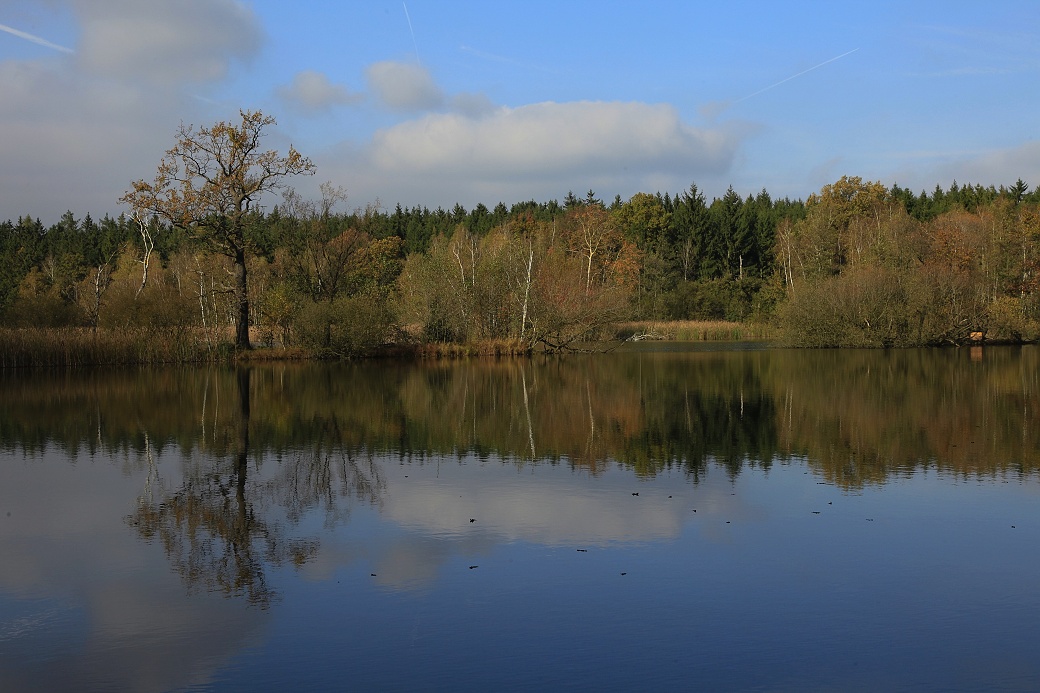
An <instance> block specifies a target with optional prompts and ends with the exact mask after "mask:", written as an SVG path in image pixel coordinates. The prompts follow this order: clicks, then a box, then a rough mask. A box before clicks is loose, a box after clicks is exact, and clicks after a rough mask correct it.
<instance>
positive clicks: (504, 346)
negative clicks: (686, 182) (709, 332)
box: [0, 112, 1040, 363]
mask: <svg viewBox="0 0 1040 693" xmlns="http://www.w3.org/2000/svg"><path fill="white" fill-rule="evenodd" d="M253 115H254V114H249V113H245V112H244V113H243V127H247V126H249V125H251V126H252V127H253V128H254V129H255V132H254V133H253V134H254V135H259V134H260V130H261V129H262V128H263V127H264V126H265V125H268V124H270V123H271V122H273V120H271V119H262V118H259V114H256V115H257V119H255V120H253V121H250V120H249V118H250V117H251V116H253ZM220 125H221V126H226V124H220ZM231 132H232V133H234V129H233V128H232V129H231ZM200 135H206V136H209V137H220V136H226V132H224V133H222V132H218V131H217V129H216V128H213V129H211V130H199V131H194V130H185V131H183V132H181V133H180V136H181V139H180V140H179V145H180V144H183V143H185V142H187V143H189V144H190V143H193V142H194V143H197V142H198V141H199V140H200V137H199V136H200ZM192 137H194V138H195V139H191V138H192ZM252 141H253V142H254V144H255V143H256V142H258V141H259V137H255V138H254V139H253V140H252ZM258 152H259V150H257V152H252V151H247V152H245V153H244V154H243V157H242V160H241V162H240V163H241V165H242V168H243V171H244V172H243V174H242V175H243V176H245V173H246V172H248V169H250V167H254V168H255V167H256V166H257V165H258V164H257V162H258V160H257V159H250V158H249V156H254V155H257V154H258ZM183 153H184V152H183V151H180V152H179V151H178V150H176V149H174V150H171V151H170V152H169V153H168V154H170V155H175V154H183ZM259 154H260V155H261V156H266V155H268V154H272V155H273V153H270V152H268V153H259ZM163 162H164V163H163V165H161V166H160V173H159V176H157V178H156V182H155V183H154V184H153V183H146V182H144V181H138V182H136V183H133V184H132V185H133V188H132V190H131V192H128V193H127V194H126V196H125V197H124V198H123V200H122V201H123V202H124V203H125V204H126V205H127V207H128V209H127V212H126V213H124V214H121V215H120V216H118V217H117V218H112V217H110V216H105V217H103V218H101V219H99V220H95V219H94V218H92V217H91V215H90V214H89V213H88V214H85V215H84V216H82V217H77V216H76V214H74V213H73V212H72V211H68V212H66V213H65V214H64V215H63V216H62V217H61V219H60V220H59V221H58V222H57V223H55V224H53V225H52V226H50V227H45V226H44V225H43V224H42V223H41V222H40V221H39V220H38V219H32V218H30V217H22V218H19V219H18V220H16V221H14V220H7V221H5V222H2V223H0V328H3V329H2V332H3V334H4V335H5V336H4V337H3V339H4V340H5V342H6V346H5V347H4V349H2V350H0V351H5V352H14V351H18V350H19V349H22V350H23V351H25V350H31V349H32V348H35V347H34V346H33V345H34V344H36V342H33V341H32V339H33V338H32V337H27V336H26V333H27V329H26V328H32V329H33V330H37V331H38V330H39V329H40V328H48V329H51V330H52V331H53V330H54V328H60V333H61V334H63V335H65V337H64V338H63V339H67V340H72V341H75V340H80V343H82V344H89V343H96V342H97V341H98V340H99V339H108V340H109V341H110V342H111V341H112V340H116V341H118V339H124V340H126V343H127V345H128V346H127V350H128V351H127V353H128V354H130V352H132V354H131V355H125V354H124V355H123V356H122V357H119V358H120V359H122V360H192V359H198V358H205V357H206V356H205V355H207V354H208V355H210V356H212V355H213V354H218V353H228V352H229V351H233V350H236V348H237V349H238V350H241V349H249V348H251V347H252V346H254V345H256V346H266V347H277V348H279V349H283V350H285V349H299V350H302V351H301V353H304V352H305V353H306V354H308V355H318V356H325V357H352V356H358V355H366V354H371V353H373V352H375V351H379V350H385V349H386V348H387V347H390V346H396V347H398V348H415V347H416V346H417V345H420V346H421V345H429V344H439V345H458V346H460V347H469V348H477V349H481V350H484V351H492V352H496V353H529V352H531V351H535V350H546V351H560V350H568V349H575V348H579V347H580V346H581V345H582V344H585V343H587V342H589V341H591V340H603V339H613V338H618V337H619V336H623V335H622V334H621V332H619V328H618V325H619V324H622V323H632V322H639V321H643V322H652V321H678V320H726V321H735V322H757V323H766V324H770V325H772V326H774V327H775V328H776V330H777V333H778V334H779V335H781V336H782V339H783V341H784V342H785V343H787V344H790V345H794V346H808V347H832V346H856V347H890V346H921V345H944V344H961V343H965V342H967V341H971V340H974V341H978V340H980V339H985V340H990V341H1009V342H1026V341H1035V340H1037V339H1038V337H1040V294H1038V284H1037V282H1038V269H1040V243H1038V241H1040V192H1038V191H1037V190H1032V191H1030V189H1029V186H1028V185H1027V184H1026V183H1024V182H1023V181H1022V180H1018V181H1016V182H1015V183H1014V184H1012V185H1010V186H1003V185H1002V186H1000V187H994V186H993V185H989V186H988V187H984V186H982V185H958V184H957V183H956V182H954V183H953V184H951V185H950V186H949V188H947V189H943V188H941V187H940V186H937V187H936V188H935V189H934V190H933V191H932V192H930V193H929V192H924V191H922V192H920V193H914V192H913V191H911V190H908V189H905V188H901V187H899V186H898V185H893V186H891V187H888V186H885V185H883V184H881V183H879V182H871V181H865V180H863V179H861V178H859V177H854V176H845V177H842V178H841V179H840V180H838V181H836V182H834V183H832V184H829V185H826V186H824V187H823V188H822V189H821V190H820V191H818V192H815V193H812V194H810V195H809V196H808V197H807V199H805V200H790V199H787V198H784V199H774V198H773V197H772V196H770V194H769V193H768V192H767V191H766V190H762V191H761V192H759V193H758V194H757V195H748V196H747V197H742V196H741V195H739V194H738V193H737V192H735V191H734V190H733V188H732V187H731V188H730V189H729V190H727V191H726V193H725V194H724V195H723V196H722V197H719V198H713V199H712V200H710V201H708V200H707V198H706V197H705V195H704V194H703V193H702V192H701V191H700V189H699V188H698V187H697V185H696V184H691V185H690V186H689V188H688V189H686V190H683V191H680V192H677V193H670V192H663V193H662V192H653V193H650V192H646V193H637V194H635V195H633V196H632V197H631V198H629V199H627V200H622V199H621V198H620V196H617V197H615V198H614V199H613V200H611V201H604V200H601V199H600V198H598V197H597V195H596V193H595V192H594V191H591V190H590V191H588V192H587V193H586V194H585V195H583V196H581V197H578V196H576V195H574V193H573V192H568V193H567V194H566V196H565V197H564V198H563V200H562V202H561V201H558V200H550V201H548V202H538V201H534V200H531V201H524V202H517V203H513V204H512V205H511V206H507V205H506V204H505V203H504V202H498V203H497V204H496V205H495V206H494V207H492V208H489V207H487V206H485V205H484V204H478V205H477V206H476V207H474V208H473V209H470V210H467V209H465V208H463V207H462V206H461V205H455V207H454V208H452V209H450V210H445V209H442V208H438V209H436V210H430V209H428V208H425V207H415V206H413V207H403V206H402V205H400V204H398V205H397V206H396V207H395V208H394V209H393V210H390V209H387V208H384V207H382V206H381V205H380V204H379V203H378V202H377V203H373V204H369V205H367V206H365V207H356V208H353V209H343V208H344V207H346V203H347V195H346V191H344V190H343V189H342V188H338V187H336V186H334V185H333V184H331V183H325V184H322V185H321V186H320V190H321V197H320V199H317V200H308V199H303V198H302V196H301V195H299V194H298V193H297V192H296V191H295V190H294V189H293V188H292V187H289V186H288V185H284V186H278V187H277V191H278V192H279V193H280V198H279V199H278V200H277V204H274V205H272V206H271V207H270V208H261V207H258V206H255V205H251V204H250V203H251V202H252V199H253V198H252V195H253V194H254V193H255V192H256V191H255V190H253V191H251V190H243V191H241V192H240V194H239V196H238V197H237V198H235V199H236V200H237V202H236V204H237V206H232V207H222V206H219V205H217V204H216V203H213V204H209V203H208V201H207V200H206V199H203V197H202V195H201V194H200V195H199V197H198V198H197V199H195V198H187V197H186V196H185V194H184V193H183V190H187V188H175V187H171V181H172V182H173V183H177V182H178V181H180V182H181V183H184V182H185V181H189V182H190V180H189V179H190V178H191V176H189V175H187V174H184V173H183V172H182V173H181V174H180V177H179V178H178V170H176V168H175V167H170V166H168V165H167V159H164V160H163ZM261 165H262V166H267V167H268V168H266V169H263V170H265V171H268V173H270V171H274V172H275V175H277V174H281V175H289V174H295V173H310V172H312V171H311V170H310V169H311V165H310V163H309V161H308V160H306V159H304V158H302V157H299V155H298V154H296V152H294V151H291V152H290V155H289V156H288V157H286V158H284V159H275V158H273V157H269V158H267V159H264V160H263V161H262V162H261ZM274 165H281V166H283V168H282V169H277V168H272V166H274ZM164 166H166V168H164ZM294 167H295V168H294ZM272 180H273V179H272ZM241 181H246V182H250V181H252V183H251V184H253V183H256V182H257V181H256V180H255V179H250V178H248V177H242V178H241ZM265 182H270V180H266V179H260V180H259V183H258V184H259V185H262V184H264V183H265ZM225 185H226V182H225ZM271 189H275V188H274V186H272V188H271ZM178 191H181V192H180V194H176V193H178ZM221 192H222V193H224V192H226V190H223V191H221ZM163 195H166V197H165V198H164V197H163ZM232 197H233V196H232ZM214 199H218V201H219V203H220V204H225V203H226V200H227V199H229V198H228V196H227V195H223V194H222V196H220V197H219V198H216V197H215V198H214ZM171 200H173V201H176V202H178V203H179V204H181V207H179V208H178V210H177V212H178V214H172V213H169V209H170V207H169V204H168V203H169V202H170V201H171ZM186 200H187V202H186ZM188 202H190V203H192V204H193V205H194V206H192V207H190V209H189V208H188V206H187V203H188ZM164 205H165V206H164ZM99 335H100V336H99ZM19 340H21V341H19ZM91 340H93V341H91ZM62 348H63V349H66V350H67V349H70V348H71V349H74V348H75V347H70V346H68V345H66V346H64V347H62ZM163 348H166V351H163ZM9 361H17V359H13V358H7V359H5V363H8V362H9Z"/></svg>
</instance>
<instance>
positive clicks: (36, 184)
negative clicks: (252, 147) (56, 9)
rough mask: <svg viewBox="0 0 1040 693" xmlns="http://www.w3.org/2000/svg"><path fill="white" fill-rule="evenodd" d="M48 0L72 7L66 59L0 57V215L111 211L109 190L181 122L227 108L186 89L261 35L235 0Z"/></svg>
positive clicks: (148, 169) (147, 170)
mask: <svg viewBox="0 0 1040 693" xmlns="http://www.w3.org/2000/svg"><path fill="white" fill-rule="evenodd" d="M50 4H51V5H52V6H60V7H61V8H66V9H68V10H70V11H71V16H73V17H75V18H76V21H77V24H78V27H79V39H78V41H76V42H68V43H69V45H70V46H72V47H73V49H74V53H73V54H72V55H69V56H68V57H61V58H59V59H55V58H54V57H53V56H47V57H46V58H43V59H34V60H21V61H19V60H7V61H2V62H0V94H3V98H2V99H0V131H2V132H3V133H4V136H3V137H0V190H3V191H4V194H3V196H2V199H0V220H6V219H13V218H17V217H18V216H20V215H24V214H29V215H30V216H33V217H39V218H40V219H41V221H43V222H44V223H45V224H50V223H54V222H55V221H57V218H58V216H59V215H60V214H61V213H62V212H63V211H65V210H66V209H70V210H72V211H73V213H74V214H76V216H77V217H81V216H83V215H85V214H86V213H88V212H89V213H90V214H91V215H92V216H94V217H100V216H102V215H104V214H118V213H119V212H120V211H122V210H121V208H120V206H119V204H118V202H117V201H118V198H119V197H120V196H121V195H122V194H123V192H124V191H125V190H126V189H127V187H128V186H129V184H130V181H131V180H133V179H136V178H150V177H151V176H152V175H153V174H154V172H155V166H156V165H157V164H158V161H159V158H160V157H161V156H162V153H163V151H165V150H166V149H167V148H168V147H169V146H170V145H172V144H173V134H174V132H175V130H176V127H177V124H178V123H179V122H182V121H183V122H185V123H191V122H195V123H207V122H210V121H215V120H219V119H222V118H229V117H232V118H233V117H234V115H235V110H234V109H233V108H228V107H226V105H225V106H220V107H215V104H213V103H212V102H207V101H205V100H203V99H201V98H199V97H194V96H192V95H191V91H192V90H196V89H198V87H199V84H200V83H201V82H211V83H214V81H215V80H218V79H220V78H222V77H224V76H225V75H226V74H227V72H228V69H229V67H230V66H231V64H232V62H233V61H235V60H238V59H245V58H248V57H250V56H251V55H253V53H254V51H256V50H257V49H258V48H259V44H260V40H261V35H260V31H259V28H258V24H257V22H256V20H255V18H254V17H253V15H252V13H251V11H250V10H249V9H247V8H246V7H245V6H244V5H243V4H241V3H239V2H235V1H233V0H184V1H183V2H178V3H172V2H142V1H139V0H106V2H94V1H92V0H53V2H51V3H50ZM27 26H29V27H31V26H32V24H31V23H28V24H27ZM34 31H35V30H34ZM36 33H42V32H39V31H37V32H36ZM237 105H238V104H236V106H237Z"/></svg>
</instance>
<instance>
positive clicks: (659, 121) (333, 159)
mask: <svg viewBox="0 0 1040 693" xmlns="http://www.w3.org/2000/svg"><path fill="white" fill-rule="evenodd" d="M754 131H755V130H754V128H753V127H752V126H750V125H748V124H743V123H727V124H725V125H719V126H717V127H712V128H698V127H693V126H691V125H690V124H688V123H685V122H684V121H683V120H682V119H681V118H680V117H679V115H678V112H677V111H676V110H675V109H674V108H672V107H671V106H669V105H664V104H658V105H651V104H644V103H634V102H626V103H619V102H571V103H553V102H550V103H540V104H533V105H528V106H521V107H517V108H504V107H497V108H494V109H493V110H492V111H491V112H489V113H486V114H483V115H464V114H461V113H442V114H430V115H426V116H423V117H420V118H416V119H412V120H409V121H407V122H404V123H401V124H399V125H396V126H393V127H390V128H387V129H384V130H382V131H379V132H378V133H376V135H375V136H374V137H373V140H372V142H371V143H369V144H368V145H367V146H363V145H361V144H359V143H356V142H355V143H351V144H344V145H341V146H340V147H339V148H337V149H335V150H331V151H328V152H325V153H321V154H319V155H318V156H317V157H316V163H317V165H318V166H319V169H320V170H321V171H322V176H323V178H326V179H330V180H334V181H336V182H337V183H339V184H342V185H345V186H346V187H347V189H348V190H349V191H350V194H351V198H352V199H353V200H354V201H355V202H358V203H368V202H373V201H375V200H377V199H378V200H380V201H381V202H383V203H385V204H388V205H390V206H391V207H392V205H393V204H394V203H396V202H401V203H402V204H406V205H425V206H429V207H431V208H433V207H438V206H440V207H445V208H450V207H451V206H452V205H454V204H455V203H456V202H458V203H461V204H462V205H464V206H466V207H471V206H473V205H475V204H476V203H478V202H482V203H484V204H487V205H492V204H494V203H496V202H499V201H501V202H505V203H507V204H511V203H514V202H519V201H522V200H530V199H534V200H539V201H545V200H550V199H562V198H563V196H564V195H565V194H566V193H567V191H568V190H575V191H584V190H588V189H590V188H591V189H593V190H595V191H596V192H597V193H599V195H600V197H603V198H605V199H611V198H613V197H614V195H616V194H617V195H621V196H622V197H623V198H626V199H627V198H628V197H630V196H631V195H633V194H635V193H636V192H640V191H645V192H659V191H660V192H665V191H671V192H679V191H681V190H685V189H686V188H688V187H689V185H690V182H691V181H696V182H697V184H698V185H699V186H700V187H701V189H703V190H709V191H712V192H715V191H716V190H717V192H718V194H722V192H723V191H725V189H726V186H727V184H728V183H729V182H731V181H730V177H731V175H732V171H733V166H734V162H735V161H736V160H737V159H738V154H739V152H740V148H741V145H742V144H743V143H744V141H745V140H746V139H747V138H748V136H750V135H751V134H752V133H753V132H754Z"/></svg>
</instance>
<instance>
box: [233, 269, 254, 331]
mask: <svg viewBox="0 0 1040 693" xmlns="http://www.w3.org/2000/svg"><path fill="white" fill-rule="evenodd" d="M235 302H236V303H237V304H238V315H237V318H236V320H235V346H236V347H238V348H239V349H251V348H252V346H251V345H250V343H249V290H248V286H247V284H246V251H245V249H244V248H239V249H237V250H236V251H235Z"/></svg>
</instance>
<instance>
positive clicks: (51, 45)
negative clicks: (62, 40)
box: [0, 24, 74, 53]
mask: <svg viewBox="0 0 1040 693" xmlns="http://www.w3.org/2000/svg"><path fill="white" fill-rule="evenodd" d="M0 31H6V32H7V33H9V34H11V35H12V36H17V37H18V38H22V39H25V40H26V41H32V42H33V43H35V44H37V45H40V46H43V47H44V48H53V49H54V50H56V51H61V52H62V53H73V52H74V51H73V50H72V49H71V48H66V47H65V46H59V45H58V44H56V43H51V42H50V41H48V40H47V39H42V38H40V37H39V36H33V35H32V34H27V33H25V32H24V31H19V30H18V29H15V28H14V27H10V26H7V25H6V24H0Z"/></svg>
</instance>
